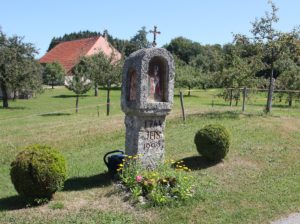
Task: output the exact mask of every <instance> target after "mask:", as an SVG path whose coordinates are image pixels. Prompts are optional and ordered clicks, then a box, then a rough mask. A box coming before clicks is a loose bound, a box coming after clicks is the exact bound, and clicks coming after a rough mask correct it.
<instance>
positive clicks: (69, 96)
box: [52, 95, 89, 99]
mask: <svg viewBox="0 0 300 224" xmlns="http://www.w3.org/2000/svg"><path fill="white" fill-rule="evenodd" d="M88 96H89V95H80V96H79V97H88ZM75 97H76V95H57V96H52V98H63V99H64V98H75Z"/></svg>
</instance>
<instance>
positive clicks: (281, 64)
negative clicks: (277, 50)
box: [274, 30, 300, 107]
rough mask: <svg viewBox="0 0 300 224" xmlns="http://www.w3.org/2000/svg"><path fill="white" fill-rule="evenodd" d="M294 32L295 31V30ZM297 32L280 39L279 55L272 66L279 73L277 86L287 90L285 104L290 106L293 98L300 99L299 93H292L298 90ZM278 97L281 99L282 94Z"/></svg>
mask: <svg viewBox="0 0 300 224" xmlns="http://www.w3.org/2000/svg"><path fill="white" fill-rule="evenodd" d="M295 31H296V30H295ZM298 40H299V32H297V31H296V32H292V33H289V34H285V35H283V36H282V37H281V38H280V42H281V48H282V50H281V54H280V58H279V59H278V60H277V61H276V63H275V64H274V67H275V68H276V69H277V70H278V71H279V74H280V75H279V76H278V78H277V85H276V86H278V88H279V89H281V90H287V91H288V92H287V94H286V95H287V99H286V100H287V102H288V104H289V106H290V107H291V106H292V103H293V99H294V98H300V93H295V92H293V91H294V90H298V91H299V90H300V46H299V43H298ZM279 96H280V97H281V98H282V96H283V93H280V94H279Z"/></svg>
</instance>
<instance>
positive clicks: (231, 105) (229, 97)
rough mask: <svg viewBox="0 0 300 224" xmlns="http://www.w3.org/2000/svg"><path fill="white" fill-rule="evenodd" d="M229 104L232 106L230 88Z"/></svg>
mask: <svg viewBox="0 0 300 224" xmlns="http://www.w3.org/2000/svg"><path fill="white" fill-rule="evenodd" d="M229 106H232V89H230V93H229Z"/></svg>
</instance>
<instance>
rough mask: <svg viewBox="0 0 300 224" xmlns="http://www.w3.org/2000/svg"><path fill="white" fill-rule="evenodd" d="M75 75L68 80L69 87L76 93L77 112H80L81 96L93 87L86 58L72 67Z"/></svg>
mask: <svg viewBox="0 0 300 224" xmlns="http://www.w3.org/2000/svg"><path fill="white" fill-rule="evenodd" d="M72 74H73V77H72V79H71V80H70V81H68V85H67V88H68V89H69V90H72V91H73V92H74V93H75V94H76V113H78V102H79V96H81V95H83V94H85V93H86V92H87V91H89V90H90V89H91V87H92V83H91V81H90V80H89V77H88V68H87V63H86V62H85V61H84V60H80V62H79V63H78V64H77V65H76V66H75V67H74V68H73V69H72Z"/></svg>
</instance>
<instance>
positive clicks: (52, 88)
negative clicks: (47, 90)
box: [51, 80, 54, 89]
mask: <svg viewBox="0 0 300 224" xmlns="http://www.w3.org/2000/svg"><path fill="white" fill-rule="evenodd" d="M51 83H52V89H54V80H52V82H51Z"/></svg>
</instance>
